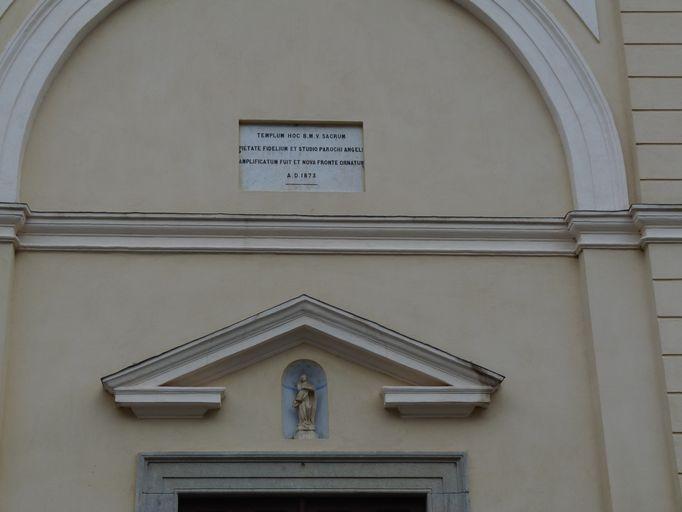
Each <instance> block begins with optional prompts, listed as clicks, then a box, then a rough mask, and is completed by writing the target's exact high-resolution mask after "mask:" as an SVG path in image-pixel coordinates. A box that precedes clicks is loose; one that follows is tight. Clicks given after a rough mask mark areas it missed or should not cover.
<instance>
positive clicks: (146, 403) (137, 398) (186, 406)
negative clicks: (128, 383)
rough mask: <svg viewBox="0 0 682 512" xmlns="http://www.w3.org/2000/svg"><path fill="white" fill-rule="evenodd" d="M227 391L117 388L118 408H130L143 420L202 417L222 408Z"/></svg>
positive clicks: (180, 388)
mask: <svg viewBox="0 0 682 512" xmlns="http://www.w3.org/2000/svg"><path fill="white" fill-rule="evenodd" d="M224 394H225V389H224V388H208V387H206V388H191V387H184V388H183V387H173V386H164V387H154V388H149V389H144V388H124V387H121V388H117V389H116V392H115V402H116V406H117V407H128V408H130V409H131V410H132V411H133V414H135V416H137V417H138V418H143V419H195V418H203V417H204V415H205V414H206V413H207V412H208V411H210V410H213V409H220V405H221V403H222V398H223V396H224Z"/></svg>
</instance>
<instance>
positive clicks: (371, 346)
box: [102, 295, 504, 418]
mask: <svg viewBox="0 0 682 512" xmlns="http://www.w3.org/2000/svg"><path fill="white" fill-rule="evenodd" d="M304 343H305V344H309V345H313V346H315V347H318V348H320V349H322V350H326V351H328V352H330V353H332V354H334V355H337V356H339V357H341V358H343V359H346V360H348V361H350V362H353V363H356V364H358V365H361V366H364V367H367V368H370V369H372V370H375V371H377V372H380V373H384V374H386V375H390V376H392V377H395V378H397V379H399V380H400V381H402V382H405V383H406V385H404V386H385V387H384V388H383V390H382V395H383V402H384V407H385V408H387V409H396V410H397V411H398V412H399V413H400V414H401V415H402V416H409V417H466V416H468V415H470V414H471V413H472V412H473V410H474V409H475V408H476V407H483V408H485V407H487V406H488V404H489V403H490V400H491V397H492V395H493V393H494V392H495V391H496V390H497V388H498V387H499V385H500V384H501V382H502V380H503V379H504V377H503V376H502V375H500V374H498V373H496V372H493V371H491V370H488V369H486V368H483V367H481V366H478V365H476V364H474V363H471V362H469V361H465V360H464V359H460V358H458V357H456V356H454V355H452V354H449V353H447V352H445V351H442V350H440V349H437V348H435V347H433V346H431V345H428V344H426V343H423V342H420V341H417V340H414V339H412V338H409V337H407V336H404V335H402V334H399V333H397V332H395V331H392V330H390V329H387V328H386V327H384V326H382V325H379V324H377V323H375V322H372V321H370V320H367V319H365V318H362V317H359V316H357V315H354V314H352V313H349V312H348V311H345V310H343V309H340V308H337V307H334V306H331V305H329V304H326V303H324V302H322V301H319V300H317V299H314V298H312V297H309V296H307V295H301V296H299V297H296V298H294V299H291V300H289V301H287V302H285V303H283V304H280V305H278V306H275V307H273V308H270V309H268V310H266V311H263V312H261V313H258V314H256V315H254V316H251V317H249V318H246V319H245V320H242V321H241V322H237V323H236V324H233V325H230V326H228V327H226V328H224V329H221V330H219V331H216V332H214V333H211V334H208V335H206V336H204V337H202V338H199V339H196V340H194V341H190V342H189V343H186V344H184V345H181V346H179V347H177V348H175V349H172V350H169V351H167V352H164V353H162V354H159V355H158V356H155V357H152V358H149V359H146V360H145V361H142V362H140V363H137V364H134V365H132V366H129V367H127V368H124V369H123V370H120V371H118V372H116V373H113V374H111V375H108V376H106V377H104V378H102V385H103V386H104V389H105V390H106V391H107V392H109V393H110V394H112V395H113V396H114V400H115V402H116V405H117V406H119V407H128V408H130V409H131V410H132V411H133V413H134V414H135V415H136V416H137V417H139V418H199V417H202V416H203V415H204V414H206V412H207V411H209V410H212V409H219V408H220V406H221V404H222V398H223V396H224V394H225V388H222V387H205V384H207V383H209V382H212V381H215V379H217V378H220V377H222V376H224V375H227V374H229V373H232V372H235V371H237V370H240V369H242V368H245V367H247V366H249V365H252V364H254V363H257V362H259V361H262V360H264V359H267V358H269V357H272V356H273V355H275V354H279V353H281V352H284V351H286V350H289V349H291V348H293V347H296V346H298V345H301V344H304Z"/></svg>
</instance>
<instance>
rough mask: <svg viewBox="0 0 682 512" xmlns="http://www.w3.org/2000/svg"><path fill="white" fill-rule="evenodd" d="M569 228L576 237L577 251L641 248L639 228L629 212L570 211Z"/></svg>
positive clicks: (568, 216) (568, 215)
mask: <svg viewBox="0 0 682 512" xmlns="http://www.w3.org/2000/svg"><path fill="white" fill-rule="evenodd" d="M566 222H567V224H568V230H569V231H570V232H571V234H572V235H573V236H574V237H575V242H576V248H575V251H576V253H577V254H579V253H580V252H581V251H582V250H583V249H586V248H589V249H639V247H640V239H639V238H640V236H639V230H638V229H637V227H636V226H635V224H634V222H633V221H632V216H631V215H630V213H629V212H577V211H576V212H570V213H568V214H567V215H566Z"/></svg>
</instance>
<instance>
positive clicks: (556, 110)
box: [0, 0, 629, 211]
mask: <svg viewBox="0 0 682 512" xmlns="http://www.w3.org/2000/svg"><path fill="white" fill-rule="evenodd" d="M126 1H127V0H40V2H39V4H38V6H37V7H36V8H35V9H34V11H33V12H32V13H31V15H30V16H29V17H28V18H27V19H26V20H25V21H24V23H23V24H22V26H21V28H20V29H19V31H18V32H17V34H16V35H15V36H14V38H13V39H12V40H11V41H10V43H9V44H8V46H7V48H6V49H5V51H4V52H3V54H2V56H1V57H0V201H3V202H17V201H18V199H19V184H20V174H21V164H22V157H23V152H24V148H25V145H26V142H27V140H28V136H29V132H30V129H31V122H32V120H33V117H34V115H35V112H36V110H37V108H38V105H39V104H40V101H41V98H42V95H43V94H44V92H45V90H46V89H47V87H48V86H49V84H50V81H51V79H52V78H53V77H54V76H55V74H56V73H57V72H58V71H59V69H60V67H61V65H62V63H63V62H64V61H65V60H66V59H67V58H68V57H69V55H70V53H71V51H72V50H73V49H74V48H75V47H76V45H77V44H78V43H79V41H80V40H81V39H83V37H85V36H86V35H87V34H88V33H89V32H90V30H92V29H93V28H94V27H95V26H96V25H97V24H98V23H99V22H100V21H101V20H102V19H104V18H105V17H106V16H107V15H108V14H109V13H111V12H112V11H113V10H114V9H116V8H117V7H119V6H120V5H122V4H123V3H125V2H126ZM415 1H418V0H415ZM453 1H454V2H455V3H457V4H459V5H461V6H462V7H463V8H465V9H467V10H468V11H469V12H471V13H473V14H474V15H475V16H477V17H478V19H480V20H481V21H482V22H484V23H485V24H486V25H488V26H489V27H490V28H491V29H492V30H494V31H495V32H496V33H497V34H498V36H499V37H500V38H501V39H502V40H503V41H505V43H506V44H507V45H508V46H509V47H510V48H511V49H512V51H513V52H514V53H515V55H516V56H517V58H518V59H519V60H520V61H521V62H522V64H523V65H524V66H525V67H526V69H527V70H528V72H529V73H530V74H531V76H532V77H533V79H534V80H535V82H536V84H537V86H538V87H539V89H540V91H541V93H542V95H543V96H544V98H545V100H546V102H547V104H548V105H549V108H550V110H551V112H552V115H553V117H554V120H555V122H556V124H557V126H558V128H559V133H560V134H561V137H562V141H563V145H564V149H565V152H566V156H567V159H568V167H569V170H570V173H571V184H572V189H573V203H574V207H575V209H578V210H606V211H608V210H623V209H626V208H628V206H629V200H628V193H627V180H626V174H625V165H624V162H623V154H622V149H621V146H620V141H619V139H618V133H617V130H616V126H615V123H614V120H613V115H612V113H611V110H610V108H609V106H608V104H607V102H606V99H605V97H604V95H603V93H602V91H601V89H600V88H599V85H598V83H597V81H596V79H595V77H594V75H593V74H592V72H591V71H590V69H589V67H588V66H587V63H586V62H585V60H584V59H583V57H582V56H581V55H580V52H579V51H578V49H577V48H576V46H575V45H574V44H573V42H572V41H571V40H570V38H569V36H568V35H567V34H566V32H565V31H564V30H563V29H562V28H561V27H560V26H559V24H558V22H557V21H556V20H555V19H554V17H553V16H552V15H551V14H550V13H549V12H548V11H547V9H546V8H545V7H544V6H543V5H542V4H541V2H540V0H453Z"/></svg>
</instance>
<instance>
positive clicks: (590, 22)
mask: <svg viewBox="0 0 682 512" xmlns="http://www.w3.org/2000/svg"><path fill="white" fill-rule="evenodd" d="M566 2H568V5H570V6H571V8H572V9H573V10H574V11H575V13H576V14H577V15H578V17H579V18H580V19H581V20H582V22H583V23H584V24H585V26H586V27H587V28H588V29H589V30H590V32H592V35H593V36H594V37H596V38H597V41H599V17H598V15H597V0H566Z"/></svg>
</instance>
